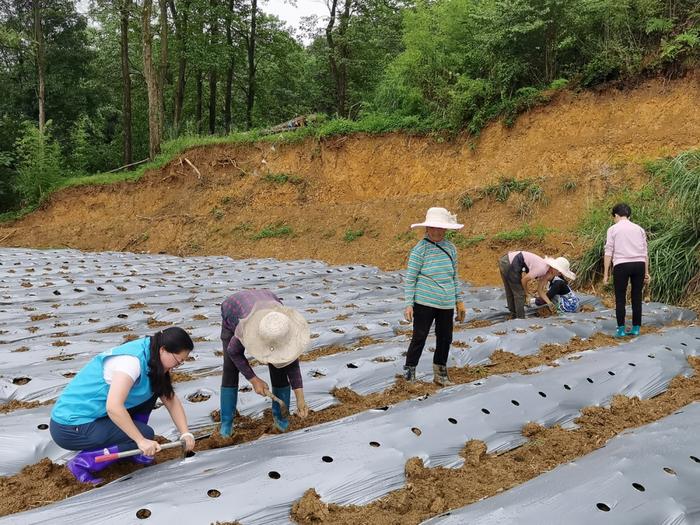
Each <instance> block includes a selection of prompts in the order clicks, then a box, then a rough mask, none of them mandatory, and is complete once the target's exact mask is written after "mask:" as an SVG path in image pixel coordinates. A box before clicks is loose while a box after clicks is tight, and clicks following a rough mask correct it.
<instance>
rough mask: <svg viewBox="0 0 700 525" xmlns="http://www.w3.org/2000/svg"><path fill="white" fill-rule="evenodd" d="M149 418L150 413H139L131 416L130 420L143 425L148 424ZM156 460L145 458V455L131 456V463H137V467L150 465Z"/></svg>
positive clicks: (151, 457) (150, 457)
mask: <svg viewBox="0 0 700 525" xmlns="http://www.w3.org/2000/svg"><path fill="white" fill-rule="evenodd" d="M150 417H151V413H150V412H141V413H139V414H131V419H132V420H133V421H134V422H136V421H138V422H139V423H143V424H144V425H147V424H148V419H149V418H150ZM155 460H156V458H154V457H153V456H147V455H145V454H139V455H138V456H132V457H131V461H133V462H134V463H137V464H138V465H152V464H153V462H154V461H155Z"/></svg>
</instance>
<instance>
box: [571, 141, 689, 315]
mask: <svg viewBox="0 0 700 525" xmlns="http://www.w3.org/2000/svg"><path fill="white" fill-rule="evenodd" d="M648 169H649V171H650V173H651V175H652V180H651V181H650V182H649V183H648V184H647V185H646V186H645V187H644V188H643V189H641V190H640V191H637V192H626V193H621V194H617V195H613V196H611V197H610V198H608V199H607V202H606V203H605V205H604V206H601V207H597V208H596V209H593V210H591V211H590V212H589V214H588V216H587V217H586V219H585V220H584V222H583V224H582V225H581V231H582V233H583V234H584V235H585V236H586V237H588V239H589V241H590V248H589V249H588V251H587V252H586V253H585V254H584V256H583V257H582V258H581V260H579V261H578V262H577V264H576V270H577V272H578V278H579V280H580V281H581V282H583V283H584V284H587V283H592V282H595V280H597V279H598V278H599V277H600V275H601V272H602V267H603V266H602V265H603V248H604V244H605V235H606V232H607V228H608V227H609V226H611V225H612V220H611V216H610V210H611V209H612V206H613V205H614V204H616V203H617V202H626V203H628V204H629V205H630V206H631V207H632V220H633V221H634V222H636V223H637V224H639V225H640V226H642V227H643V228H644V229H645V230H646V232H647V239H648V245H649V263H650V266H651V275H652V282H651V296H652V298H653V299H654V300H658V301H662V302H676V301H678V300H679V299H680V298H682V297H683V296H684V295H685V294H686V293H688V292H693V291H698V289H700V151H697V152H689V153H684V154H682V155H679V156H678V157H676V158H674V159H672V160H668V161H661V162H656V163H654V164H651V165H649V167H648Z"/></svg>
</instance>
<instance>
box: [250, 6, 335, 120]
mask: <svg viewBox="0 0 700 525" xmlns="http://www.w3.org/2000/svg"><path fill="white" fill-rule="evenodd" d="M334 1H335V0H334ZM250 7H251V9H250V35H249V36H248V93H247V98H246V111H245V113H246V115H245V116H246V119H245V121H246V129H250V128H252V127H253V104H255V39H256V34H255V31H256V25H257V20H256V19H257V10H258V0H251V2H250Z"/></svg>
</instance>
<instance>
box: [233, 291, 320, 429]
mask: <svg viewBox="0 0 700 525" xmlns="http://www.w3.org/2000/svg"><path fill="white" fill-rule="evenodd" d="M310 340H311V335H310V332H309V326H308V324H307V322H306V320H305V319H304V317H303V316H302V315H301V314H300V313H299V312H297V311H296V310H294V309H292V308H285V307H284V306H282V304H281V299H280V298H279V297H277V296H276V295H275V294H274V293H272V292H270V291H269V290H244V291H242V292H238V293H235V294H233V295H231V296H230V297H228V298H227V299H226V300H225V301H224V302H223V303H222V304H221V343H222V345H223V350H224V373H223V376H222V378H221V426H220V429H219V432H220V434H221V436H223V437H230V436H231V435H232V433H233V423H234V418H235V415H236V405H237V404H238V379H239V376H238V372H239V371H240V372H241V373H242V374H243V375H244V376H245V378H246V379H247V380H248V381H250V383H251V385H252V386H253V389H254V390H255V393H257V394H259V395H261V396H269V394H270V393H272V394H273V395H274V396H275V397H277V398H278V399H280V400H282V401H283V402H284V403H285V404H286V405H287V408H289V401H290V398H291V390H292V389H294V395H295V397H296V403H297V414H298V415H299V416H300V417H302V418H304V417H306V416H307V415H308V414H309V408H308V407H307V405H306V401H305V400H304V386H303V383H302V379H301V368H300V366H299V356H300V355H301V354H302V352H303V351H304V350H305V349H306V348H307V347H308V345H309V342H310ZM246 351H247V352H248V354H250V355H251V356H252V357H254V358H255V359H256V360H257V361H258V362H260V363H262V364H267V365H268V369H269V371H270V382H271V383H272V392H270V388H269V387H268V386H267V383H265V381H263V380H262V379H260V378H259V377H258V376H256V375H255V372H254V371H253V369H252V367H251V366H250V363H249V362H248V359H247V358H246V357H245V353H246ZM290 385H291V386H290ZM272 420H273V424H274V427H275V428H276V429H277V430H278V431H279V432H285V431H286V430H287V427H288V426H289V420H288V418H287V417H286V416H285V415H284V414H283V411H282V409H281V408H280V405H279V404H278V403H277V402H276V401H273V402H272Z"/></svg>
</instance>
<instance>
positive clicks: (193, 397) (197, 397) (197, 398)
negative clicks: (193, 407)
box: [187, 390, 211, 403]
mask: <svg viewBox="0 0 700 525" xmlns="http://www.w3.org/2000/svg"><path fill="white" fill-rule="evenodd" d="M209 398H211V394H207V393H206V392H202V391H201V390H198V391H197V392H195V393H194V394H190V395H188V396H187V400H188V401H191V402H192V403H201V402H202V401H208V400H209Z"/></svg>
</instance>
